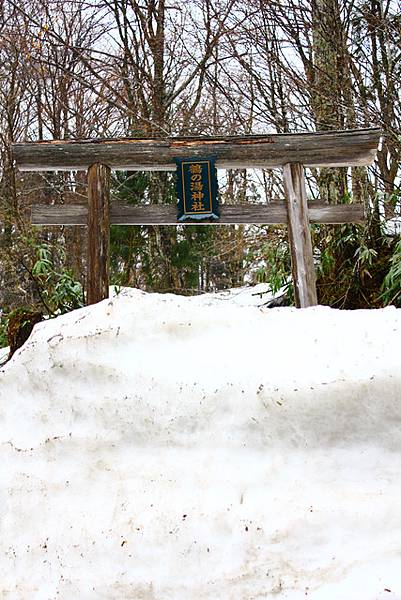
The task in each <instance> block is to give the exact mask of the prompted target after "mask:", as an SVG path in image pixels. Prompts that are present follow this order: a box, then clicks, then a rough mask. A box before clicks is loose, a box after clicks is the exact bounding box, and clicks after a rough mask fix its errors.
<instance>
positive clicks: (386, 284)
mask: <svg viewBox="0 0 401 600" xmlns="http://www.w3.org/2000/svg"><path fill="white" fill-rule="evenodd" d="M381 297H382V298H383V302H384V304H385V305H388V304H394V305H395V306H401V240H400V241H398V243H397V244H396V246H395V248H394V253H393V255H392V257H391V258H390V270H389V271H388V273H387V275H386V276H385V278H384V280H383V285H382V296H381Z"/></svg>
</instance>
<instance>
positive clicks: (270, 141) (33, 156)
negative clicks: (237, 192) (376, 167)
mask: <svg viewBox="0 0 401 600" xmlns="http://www.w3.org/2000/svg"><path fill="white" fill-rule="evenodd" d="M380 135H381V132H380V129H378V128H372V129H360V130H350V131H331V132H318V133H300V134H271V135H249V136H233V137H213V138H212V137H198V138H195V137H193V138H165V139H133V138H127V139H109V140H105V139H94V140H81V141H66V140H53V141H41V142H25V143H16V144H12V154H13V158H14V159H15V161H16V164H17V166H18V168H19V169H20V170H21V171H58V170H60V171H72V170H83V169H87V168H88V167H89V166H90V165H91V164H93V163H95V162H99V163H102V164H105V165H108V166H109V167H111V168H112V169H115V170H118V169H120V170H131V171H133V170H140V171H144V170H152V171H174V170H175V168H176V166H175V163H174V158H175V157H177V158H190V157H191V158H194V157H198V158H201V157H204V156H214V157H215V158H216V166H217V167H218V168H224V169H228V168H233V169H239V168H258V167H260V168H273V167H280V166H283V165H284V164H286V163H303V164H304V165H305V166H308V167H319V166H321V167H328V166H331V167H339V166H362V165H369V164H371V163H372V162H373V161H374V159H375V156H376V152H377V148H378V145H379V141H380Z"/></svg>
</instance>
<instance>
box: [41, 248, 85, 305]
mask: <svg viewBox="0 0 401 600" xmlns="http://www.w3.org/2000/svg"><path fill="white" fill-rule="evenodd" d="M54 253H55V248H54V247H52V246H51V245H50V244H48V243H42V244H39V245H37V246H36V257H37V259H36V262H35V264H34V265H33V268H32V277H33V278H34V280H35V283H36V284H37V287H38V293H39V296H40V299H41V301H42V303H43V305H44V307H45V308H46V311H47V312H48V313H49V315H50V316H56V315H60V314H64V313H66V312H69V311H71V310H74V309H76V308H80V307H82V306H83V305H84V297H83V290H82V286H81V284H80V283H79V282H78V281H76V280H75V279H74V277H73V276H72V274H71V272H70V271H69V270H66V269H65V268H64V267H63V264H64V263H65V252H64V249H63V248H57V258H58V262H59V263H60V264H59V265H56V261H55V259H54Z"/></svg>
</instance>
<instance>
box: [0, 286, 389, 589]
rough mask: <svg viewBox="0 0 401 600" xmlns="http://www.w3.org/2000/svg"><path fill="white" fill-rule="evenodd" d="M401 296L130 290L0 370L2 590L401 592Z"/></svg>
mask: <svg viewBox="0 0 401 600" xmlns="http://www.w3.org/2000/svg"><path fill="white" fill-rule="evenodd" d="M400 332H401V311H400V310H396V309H394V308H387V309H384V310H376V311H374V310H372V311H354V312H348V311H341V312H340V311H335V310H331V309H329V308H324V307H317V308H313V309H307V310H295V309H288V308H283V309H273V310H268V309H263V308H257V307H246V306H235V305H233V304H232V303H230V302H222V301H221V299H220V300H219V299H216V300H215V301H213V300H212V299H211V298H210V297H209V298H204V297H203V298H202V297H195V298H183V297H177V296H171V295H157V294H153V295H147V294H144V293H141V292H139V291H132V292H124V293H122V294H120V295H119V296H118V297H117V298H114V299H112V300H110V301H104V302H102V303H99V304H97V305H95V306H93V307H90V308H88V309H82V310H78V311H75V312H73V313H71V314H69V315H66V316H63V317H59V318H58V319H55V320H52V321H47V322H45V323H41V324H39V325H37V326H36V327H35V330H34V333H33V335H32V336H31V338H30V339H29V341H28V342H27V344H26V345H25V346H24V347H23V348H22V349H21V350H20V351H19V352H17V353H16V355H15V356H14V357H13V359H12V360H11V361H10V362H9V363H8V364H7V366H6V367H5V368H3V370H2V371H0V419H1V430H0V431H1V444H2V445H1V448H2V457H1V471H0V511H1V535H0V549H1V552H0V573H1V578H0V598H1V599H2V600H3V599H5V600H9V599H10V600H25V599H26V600H28V599H29V600H50V599H51V600H53V599H54V600H55V599H56V598H57V599H63V600H67V599H68V600H71V599H72V598H74V599H75V598H77V599H79V600H95V599H96V600H98V599H99V600H101V599H102V600H103V599H104V600H130V599H132V600H170V599H171V600H172V599H174V600H189V599H191V600H192V599H196V600H206V599H207V600H253V599H276V598H280V599H289V600H300V599H301V598H302V599H304V598H311V599H312V600H356V599H363V600H380V599H382V598H383V599H384V598H388V599H389V600H391V598H397V599H400V598H401V546H400V539H401V512H400V510H399V502H400V498H401V477H400V473H401V453H400V450H401V410H400V400H401V399H400V391H401V372H400V356H401V335H400Z"/></svg>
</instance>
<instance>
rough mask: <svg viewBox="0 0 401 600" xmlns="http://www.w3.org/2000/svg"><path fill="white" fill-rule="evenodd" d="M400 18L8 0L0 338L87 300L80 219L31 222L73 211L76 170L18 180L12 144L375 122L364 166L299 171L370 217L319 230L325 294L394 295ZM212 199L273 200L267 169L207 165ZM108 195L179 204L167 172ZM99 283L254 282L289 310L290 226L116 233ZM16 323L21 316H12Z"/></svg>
mask: <svg viewBox="0 0 401 600" xmlns="http://www.w3.org/2000/svg"><path fill="white" fill-rule="evenodd" d="M400 41H401V13H400V7H399V4H398V1H397V0H396V1H393V0H387V1H386V0H312V1H302V0H280V1H279V2H276V1H273V0H272V1H268V0H241V1H239V0H189V1H186V2H176V1H175V0H171V1H169V2H166V1H165V0H141V1H136V0H93V1H90V0H63V1H61V0H29V2H28V1H27V2H25V1H23V0H22V1H21V0H18V1H14V0H2V2H1V4H0V310H1V325H0V346H1V345H7V333H6V328H7V324H8V322H9V320H10V317H11V316H12V315H13V314H14V315H15V314H17V313H18V311H20V314H22V313H21V311H25V313H24V314H26V311H28V310H30V311H33V312H34V313H43V314H47V315H51V316H52V315H56V314H59V313H60V312H66V311H68V310H71V309H73V308H76V307H78V306H81V305H82V303H83V298H84V291H85V260H86V259H85V255H86V234H85V228H82V227H47V228H40V229H35V228H33V227H32V226H31V225H30V222H29V219H30V210H29V207H30V205H31V204H40V203H46V204H56V203H60V204H62V203H66V202H68V203H77V204H80V203H82V201H83V200H84V199H85V197H86V177H85V174H82V173H51V172H49V173H19V172H18V171H17V170H16V168H15V165H14V164H13V161H12V157H11V153H10V144H11V143H12V142H18V141H26V140H42V139H47V140H51V139H87V138H94V137H96V138H99V137H100V138H106V137H124V136H128V137H143V136H145V135H146V136H154V137H165V136H170V135H171V136H173V135H237V134H250V133H275V132H277V133H285V132H303V131H326V130H333V129H353V128H359V127H363V128H364V127H369V126H377V125H378V126H380V127H381V128H382V131H383V144H382V147H381V149H380V151H379V153H378V160H377V162H376V163H375V164H374V166H372V167H370V168H362V167H357V168H352V169H346V168H341V169H310V170H308V171H307V184H308V194H309V196H310V198H311V199H312V198H320V199H322V200H323V201H326V202H328V203H352V202H361V203H363V204H364V206H365V209H366V214H367V220H366V224H364V225H342V226H328V225H313V226H312V227H311V230H312V240H313V248H314V258H315V264H316V270H317V277H318V281H317V288H318V298H319V303H321V304H327V305H330V306H332V307H337V308H368V307H373V308H377V307H381V306H384V305H386V304H395V305H398V306H401V242H400V220H401V217H400V213H401V196H400V165H399V163H400V149H401V134H400V129H401V128H400V125H401V102H400V99H401V98H400V85H399V82H400V81H401V44H400ZM219 186H220V199H221V201H222V202H224V203H230V204H235V203H242V202H244V201H246V202H250V203H259V202H266V201H270V200H276V199H279V198H283V197H284V192H283V184H282V178H281V173H280V171H279V170H272V171H265V170H230V171H225V172H221V171H220V172H219ZM112 201H113V202H123V203H131V204H146V203H166V202H169V203H175V202H176V196H175V183H174V176H173V175H172V174H160V173H159V174H157V173H149V172H143V173H142V172H139V173H138V172H135V173H134V172H116V173H114V174H113V179H112ZM111 282H112V284H114V285H116V286H135V287H139V288H141V289H143V290H146V291H155V292H173V293H181V294H199V293H204V292H209V291H214V290H219V289H223V288H227V287H234V286H241V285H244V284H247V283H257V282H266V283H267V284H268V285H267V286H266V288H268V287H270V288H271V289H272V290H273V291H274V292H275V291H278V290H283V291H285V292H286V302H288V303H291V297H292V296H291V288H292V284H291V265H290V252H289V248H288V242H287V233H286V228H285V227H278V226H274V227H273V226H261V227H255V226H218V227H213V226H191V227H183V226H176V227H173V226H170V227H128V226H114V227H112V228H111ZM24 318H26V317H24Z"/></svg>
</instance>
